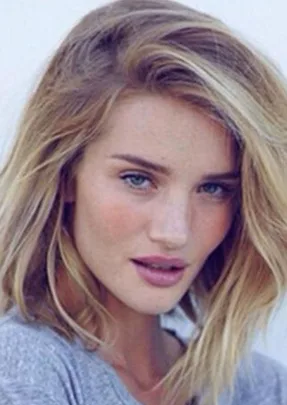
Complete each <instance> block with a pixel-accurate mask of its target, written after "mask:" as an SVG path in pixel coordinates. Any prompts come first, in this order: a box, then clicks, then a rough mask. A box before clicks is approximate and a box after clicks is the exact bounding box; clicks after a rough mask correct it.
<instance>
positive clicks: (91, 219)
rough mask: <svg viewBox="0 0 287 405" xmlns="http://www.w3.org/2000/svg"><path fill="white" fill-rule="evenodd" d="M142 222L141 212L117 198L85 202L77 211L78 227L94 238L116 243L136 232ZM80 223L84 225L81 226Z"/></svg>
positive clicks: (143, 219)
mask: <svg viewBox="0 0 287 405" xmlns="http://www.w3.org/2000/svg"><path fill="white" fill-rule="evenodd" d="M115 200H116V201H115ZM94 201H95V200H94ZM144 222H145V215H144V213H143V212H140V210H138V209H135V207H134V206H133V207H132V206H131V205H130V204H128V203H127V201H122V200H120V199H119V198H116V199H115V198H104V199H103V198H102V199H99V200H98V201H96V202H94V203H92V202H90V203H88V204H87V203H86V204H84V205H82V206H81V209H80V210H78V213H77V223H78V228H79V227H81V228H86V231H87V233H89V234H90V237H92V238H93V239H95V240H96V239H98V240H101V241H105V240H106V241H114V242H115V243H117V244H118V243H119V242H121V241H122V240H123V239H125V238H126V237H128V236H130V235H132V234H133V233H136V232H138V230H139V229H140V228H141V227H142V226H143V224H144ZM81 223H82V225H83V224H85V225H84V226H81ZM87 228H88V229H87ZM91 233H92V235H91Z"/></svg>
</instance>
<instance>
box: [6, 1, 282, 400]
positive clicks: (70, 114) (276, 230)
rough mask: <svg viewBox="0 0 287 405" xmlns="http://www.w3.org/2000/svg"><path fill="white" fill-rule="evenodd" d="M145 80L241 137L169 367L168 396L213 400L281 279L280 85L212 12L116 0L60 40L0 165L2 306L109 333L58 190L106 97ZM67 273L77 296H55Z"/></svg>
mask: <svg viewBox="0 0 287 405" xmlns="http://www.w3.org/2000/svg"><path fill="white" fill-rule="evenodd" d="M142 92H145V93H146V92H148V93H151V94H161V95H163V96H165V95H166V96H170V97H174V98H176V99H180V100H183V101H185V102H186V103H190V105H196V106H198V107H200V108H202V109H203V110H204V111H206V112H207V113H208V114H210V115H211V116H213V117H214V118H215V119H217V120H218V121H220V122H221V123H222V124H223V125H224V126H225V128H226V129H227V130H228V132H229V133H230V136H232V137H233V138H234V139H235V142H236V144H237V161H238V168H239V171H240V177H241V187H240V197H239V198H238V207H237V211H236V214H235V218H234V223H233V225H232V228H231V230H230V232H229V234H228V237H227V238H226V239H225V240H224V241H223V242H222V244H221V245H220V246H219V247H218V248H217V249H216V251H214V252H213V253H212V255H211V256H210V257H209V258H208V260H207V261H206V263H205V265H204V268H203V269H202V271H201V272H200V274H199V275H198V277H197V279H196V280H195V281H194V283H193V284H192V286H191V287H190V290H189V291H188V292H187V293H186V294H185V296H184V297H183V298H182V300H181V302H180V303H179V305H180V306H181V308H182V309H183V311H184V312H185V314H186V316H187V317H188V318H190V319H191V320H192V322H193V323H194V324H195V325H196V326H197V327H196V329H195V330H196V333H195V335H194V336H193V337H192V338H191V340H190V343H189V345H188V347H187V349H186V351H185V353H184V354H183V355H182V357H181V358H180V359H179V360H178V361H177V363H176V364H175V365H174V366H173V367H172V369H171V370H170V372H169V373H168V375H167V376H166V378H165V379H164V383H166V384H167V387H169V390H168V392H169V397H168V398H169V399H168V400H167V403H169V404H171V403H173V401H174V399H175V398H177V399H180V400H182V401H183V402H185V401H186V400H187V398H190V397H192V396H194V395H195V394H196V393H203V392H204V393H205V394H206V395H205V396H204V400H205V401H210V402H209V403H214V404H215V403H216V402H217V399H218V396H219V394H220V393H221V391H222V390H223V389H224V388H225V387H227V386H229V385H231V383H232V380H233V376H234V373H235V370H236V366H237V364H238V361H239V359H240V357H241V356H242V353H243V352H244V350H245V349H246V348H247V346H248V343H249V340H250V337H252V335H253V332H254V331H255V330H256V329H257V328H259V327H262V326H264V325H265V324H266V322H267V320H268V317H269V315H270V312H271V310H272V309H273V307H274V306H275V304H276V303H277V301H278V299H279V298H280V297H281V296H282V293H283V292H284V291H285V290H286V285H287V246H286V245H287V215H286V212H287V187H286V184H287V165H286V162H287V96H286V94H287V89H286V86H285V83H284V80H283V78H282V77H281V75H280V73H279V72H278V71H277V70H276V68H275V67H274V66H273V65H272V63H271V62H270V61H268V60H267V59H266V58H265V57H264V56H263V55H262V54H261V53H260V52H259V51H257V50H255V49H253V48H252V47H251V46H250V45H249V44H246V43H245V42H244V41H243V40H242V39H239V38H238V37H237V36H236V35H235V34H234V33H232V31H230V30H229V28H228V27H226V25H225V24H223V23H222V22H221V21H219V20H217V19H215V18H213V17H211V16H209V15H206V14H203V13H200V12H198V11H195V10H193V9H190V8H188V7H186V6H183V5H181V4H178V3H176V2H172V1H168V0H137V1H135V0H119V1H115V2H114V3H111V4H109V5H106V6H104V7H101V8H99V9H97V10H95V11H92V12H90V13H89V14H88V15H87V16H85V17H84V18H83V19H82V20H81V21H80V22H79V23H78V24H77V25H76V26H75V27H74V28H73V30H72V31H71V32H70V34H69V35H68V36H67V38H66V39H65V40H64V41H63V43H62V44H61V45H60V46H59V48H58V50H57V51H56V53H55V55H54V56H53V57H52V59H51V61H50V62H49V64H48V66H47V69H46V71H45V73H44V74H43V77H42V79H41V81H40V83H39V84H38V86H37V88H36V89H35V91H34V93H33V94H32V96H31V99H30V101H29V103H28V105H27V106H26V109H25V111H24V113H23V117H22V121H21V123H20V127H19V131H18V134H17V137H16V141H15V144H14V146H13V148H12V150H11V153H10V156H9V158H8V160H7V162H6V164H5V165H4V167H3V169H2V171H1V176H0V195H1V198H0V277H1V309H2V312H6V311H8V310H9V309H10V308H11V307H12V306H15V305H16V306H18V308H19V309H20V311H21V313H22V314H23V316H24V317H25V318H26V319H27V320H28V321H33V322H42V323H45V324H48V325H49V326H50V327H52V328H54V329H55V330H57V331H58V332H59V333H61V334H64V335H65V336H66V337H67V338H70V339H72V338H73V337H75V336H78V337H80V338H81V339H82V340H83V341H84V342H85V344H86V345H87V347H90V345H91V344H94V345H99V344H103V343H104V342H102V340H101V334H102V331H103V328H107V326H108V324H109V322H110V320H109V318H110V315H109V313H108V312H107V311H106V310H105V308H104V307H103V305H102V304H101V289H100V286H99V283H98V282H97V280H95V278H94V277H93V276H92V275H91V273H90V272H89V270H88V269H87V268H85V265H84V263H83V262H82V260H81V258H80V257H79V254H78V253H77V250H76V248H75V246H74V243H73V238H72V237H71V232H70V230H69V224H70V222H71V212H70V210H69V206H68V205H67V203H66V201H65V190H66V188H67V185H69V184H71V182H72V181H73V178H74V175H75V174H76V172H77V165H78V163H79V162H80V161H81V157H82V156H83V153H84V151H85V148H86V146H87V145H88V144H89V143H90V142H92V141H94V140H95V139H96V138H97V137H98V136H101V135H103V136H104V128H105V124H106V122H107V121H108V119H109V116H110V113H111V111H112V109H113V107H114V105H115V104H116V103H117V102H120V100H121V98H123V97H126V96H128V95H129V94H141V93H142ZM63 273H64V275H65V276H67V277H68V280H69V285H70V286H71V287H69V288H72V289H74V290H75V291H77V293H78V296H79V302H78V303H79V304H80V305H78V306H77V308H71V307H69V306H67V305H65V300H64V298H63V297H61V296H60V294H59V289H58V288H57V286H58V284H59V283H60V281H61V274H63ZM91 321H92V324H93V325H94V330H88V328H87V325H88V324H91ZM204 400H203V402H202V403H204Z"/></svg>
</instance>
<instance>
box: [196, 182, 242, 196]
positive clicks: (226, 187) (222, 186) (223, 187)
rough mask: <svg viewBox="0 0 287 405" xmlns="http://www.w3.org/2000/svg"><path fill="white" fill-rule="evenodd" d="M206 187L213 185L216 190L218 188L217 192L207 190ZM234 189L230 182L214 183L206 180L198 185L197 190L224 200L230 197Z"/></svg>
mask: <svg viewBox="0 0 287 405" xmlns="http://www.w3.org/2000/svg"><path fill="white" fill-rule="evenodd" d="M207 187H215V188H216V189H217V190H218V189H219V190H220V191H219V192H212V193H210V192H208V191H206V190H205V189H206V188H207ZM234 191H235V187H234V186H233V185H230V184H226V183H221V182H220V183H216V182H208V183H204V184H201V185H200V186H199V192H203V193H206V194H208V195H209V196H210V197H211V198H215V199H218V200H224V199H226V198H228V197H230V196H231V195H232V194H233V193H234Z"/></svg>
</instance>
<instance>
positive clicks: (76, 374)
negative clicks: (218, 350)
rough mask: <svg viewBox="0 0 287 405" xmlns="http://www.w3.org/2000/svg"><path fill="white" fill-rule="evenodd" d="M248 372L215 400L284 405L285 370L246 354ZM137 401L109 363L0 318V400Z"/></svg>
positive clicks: (19, 403) (11, 318)
mask: <svg viewBox="0 0 287 405" xmlns="http://www.w3.org/2000/svg"><path fill="white" fill-rule="evenodd" d="M252 365H253V367H252V368H253V370H254V372H253V373H252V379H251V380H250V379H249V378H248V376H247V371H246V368H245V366H243V365H241V366H240V367H239V370H238V373H237V377H236V382H235V395H234V398H233V400H232V402H229V401H228V400H227V398H226V397H225V396H222V398H221V400H220V405H259V404H260V405H287V371H286V370H285V369H284V368H283V367H282V366H281V365H279V364H278V363H276V362H275V361H273V360H271V359H269V358H267V357H265V356H262V355H260V354H256V353H253V354H252ZM28 404H29V405H56V404H57V405H140V404H139V402H138V401H136V400H135V399H134V398H133V397H132V396H131V394H130V393H129V392H128V391H127V389H126V388H125V386H124V385H123V384H122V382H121V380H120V379H119V377H118V376H117V374H116V372H115V371H114V370H113V368H112V367H111V366H109V365H108V364H107V363H105V362H104V361H103V360H101V359H100V358H99V357H98V356H97V354H96V353H93V352H88V351H86V350H85V349H84V348H83V347H82V345H81V344H80V343H79V342H73V343H71V342H68V341H67V340H66V339H64V338H63V337H61V336H59V335H58V334H57V333H56V332H54V331H53V330H51V329H49V328H48V327H45V326H39V325H37V324H26V323H24V322H23V321H22V320H21V319H20V317H18V316H16V315H15V313H14V314H13V315H6V316H5V317H3V318H2V319H1V320H0V405H28Z"/></svg>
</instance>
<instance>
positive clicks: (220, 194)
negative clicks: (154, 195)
mask: <svg viewBox="0 0 287 405" xmlns="http://www.w3.org/2000/svg"><path fill="white" fill-rule="evenodd" d="M120 178H121V179H122V180H123V181H124V182H125V183H126V184H127V185H128V187H130V188H132V189H134V190H136V191H139V192H146V191H149V189H150V188H156V185H155V181H154V179H153V178H152V176H151V175H149V174H146V173H142V172H128V173H124V174H122V175H121V176H120ZM135 178H138V179H141V180H142V181H143V182H142V183H145V182H148V185H146V186H144V187H143V186H142V183H141V184H140V185H135V184H133V183H132V181H133V180H135ZM208 187H213V188H214V187H215V188H216V190H219V191H215V192H211V193H210V192H208V191H207V190H206V189H207V188H208ZM235 189H236V187H235V186H234V185H230V184H226V183H222V182H207V183H204V184H201V185H200V186H199V187H198V193H205V194H207V195H208V197H211V198H212V199H216V200H224V199H227V198H229V197H230V196H231V195H232V194H234V192H235Z"/></svg>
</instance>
